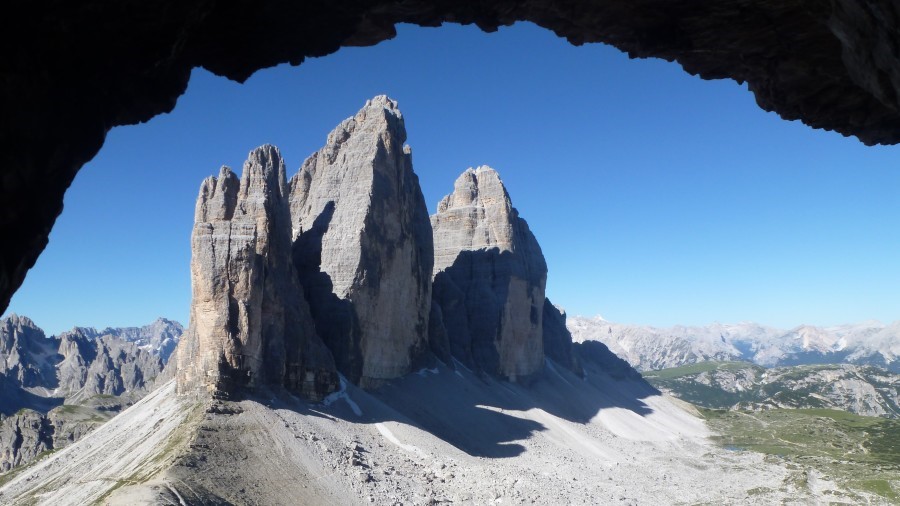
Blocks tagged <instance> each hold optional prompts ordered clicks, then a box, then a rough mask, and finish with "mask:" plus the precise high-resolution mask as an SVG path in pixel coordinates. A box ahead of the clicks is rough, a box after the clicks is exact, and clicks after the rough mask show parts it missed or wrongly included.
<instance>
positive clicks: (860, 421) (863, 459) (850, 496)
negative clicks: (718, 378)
mask: <svg viewBox="0 0 900 506" xmlns="http://www.w3.org/2000/svg"><path fill="white" fill-rule="evenodd" d="M701 412H702V413H703V415H704V416H705V417H706V419H707V421H708V423H709V425H710V428H711V429H712V430H713V431H715V432H716V433H717V434H719V435H718V436H716V437H715V439H716V440H717V441H718V442H719V443H721V444H722V445H724V446H725V447H726V448H731V449H734V450H735V451H756V452H761V453H764V454H766V455H769V456H771V458H777V459H783V460H785V461H787V463H788V464H789V467H791V468H792V469H796V470H798V471H801V472H800V473H798V476H801V478H799V479H800V480H803V479H806V480H808V481H809V483H806V485H807V486H810V487H819V488H824V489H825V490H826V492H825V493H826V494H827V495H831V496H833V497H834V498H835V500H836V501H848V502H850V503H852V504H863V503H867V502H869V499H872V498H871V497H867V496H868V495H869V494H874V495H875V496H877V497H878V498H880V500H881V501H883V502H884V503H886V504H900V421H898V420H891V419H885V418H878V417H864V416H857V415H854V414H851V413H847V412H845V411H838V410H828V409H773V410H767V411H753V412H751V411H724V410H710V409H702V410H701ZM812 469H815V470H816V471H812ZM820 473H821V474H820ZM804 476H805V478H803V477H804ZM877 500H878V499H876V501H877Z"/></svg>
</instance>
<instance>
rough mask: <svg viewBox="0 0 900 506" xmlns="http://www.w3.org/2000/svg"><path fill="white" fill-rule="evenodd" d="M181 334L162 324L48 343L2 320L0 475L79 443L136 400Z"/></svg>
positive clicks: (90, 331) (33, 330) (19, 321)
mask: <svg viewBox="0 0 900 506" xmlns="http://www.w3.org/2000/svg"><path fill="white" fill-rule="evenodd" d="M182 331H183V329H182V326H181V324H179V323H178V322H174V321H171V320H166V319H163V318H160V319H158V320H156V321H155V322H153V323H151V324H149V325H145V326H143V327H124V328H106V329H103V330H100V331H98V330H97V329H94V328H90V327H75V328H73V329H72V330H70V331H67V332H63V333H61V334H59V335H58V336H51V337H47V336H46V335H45V333H44V331H43V330H41V329H40V328H39V327H38V326H37V325H35V323H34V322H33V321H31V320H30V319H29V318H27V317H24V316H18V315H15V314H13V315H10V316H9V317H7V318H3V319H2V320H0V472H3V471H7V470H9V469H10V468H12V467H15V466H18V465H21V464H23V463H26V462H29V461H30V460H33V459H34V458H35V457H37V456H38V455H39V454H41V453H42V452H46V451H50V450H55V449H59V448H61V447H62V446H65V445H67V444H69V443H71V442H72V441H75V440H77V439H79V438H80V437H81V436H83V435H84V434H87V433H88V432H90V431H91V430H93V429H94V428H95V427H97V426H99V425H100V424H102V423H103V422H105V421H106V420H108V419H109V418H111V417H112V416H113V415H114V414H115V413H117V412H118V411H120V410H121V409H123V408H124V407H127V406H129V405H131V404H133V403H135V402H137V401H138V400H140V399H141V398H142V397H143V396H144V395H145V394H146V393H147V392H149V390H151V389H152V388H153V386H154V384H155V383H154V382H155V380H156V379H157V378H158V377H160V376H161V375H162V374H163V369H164V367H165V364H166V362H167V361H168V358H169V356H170V355H171V354H172V351H173V350H174V348H175V345H176V344H177V343H178V340H179V338H180V337H181V333H182Z"/></svg>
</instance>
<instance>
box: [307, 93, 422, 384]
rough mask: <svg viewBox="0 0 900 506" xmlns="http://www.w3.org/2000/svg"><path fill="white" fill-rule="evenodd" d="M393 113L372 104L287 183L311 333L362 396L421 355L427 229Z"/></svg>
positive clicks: (384, 100)
mask: <svg viewBox="0 0 900 506" xmlns="http://www.w3.org/2000/svg"><path fill="white" fill-rule="evenodd" d="M405 141H406V128H405V126H404V121H403V116H402V115H401V114H400V110H399V109H398V108H397V103H396V102H395V101H393V100H391V99H389V98H388V97H385V96H378V97H375V98H373V99H372V100H369V101H368V102H366V105H365V107H363V108H362V109H361V110H360V111H359V112H358V113H356V115H355V116H354V117H352V118H349V119H347V120H345V121H343V122H342V123H341V124H340V125H339V126H338V127H337V128H335V129H334V130H333V131H332V132H331V133H330V134H329V135H328V140H327V143H326V145H325V147H323V148H322V149H321V150H319V151H318V152H316V153H315V154H313V155H312V156H310V157H309V158H308V159H307V160H306V161H305V162H304V163H303V166H302V168H301V169H300V172H299V173H298V174H297V175H296V176H294V177H293V178H292V179H291V182H290V208H291V220H292V223H293V229H294V262H295V265H296V267H297V271H298V273H299V275H300V280H301V283H302V285H303V287H304V290H305V292H306V295H307V299H308V300H309V303H310V307H311V310H312V314H313V318H314V319H315V322H316V329H317V331H318V332H319V334H320V335H321V336H322V338H323V340H324V341H325V343H326V344H327V345H328V347H329V348H330V349H331V351H332V352H333V354H334V357H335V360H336V362H337V367H338V369H339V370H340V371H341V372H342V373H344V374H345V375H346V376H347V377H348V378H350V379H351V380H352V381H354V382H358V383H359V384H360V385H362V386H375V385H377V384H379V383H380V382H381V381H383V380H386V379H390V378H396V377H398V376H401V375H403V374H405V373H407V372H409V371H410V369H411V367H412V364H413V361H414V360H415V358H416V357H417V356H418V354H420V353H421V352H422V351H424V350H425V349H426V346H427V335H428V322H429V314H430V311H431V271H432V265H433V262H434V250H433V245H432V236H431V226H430V223H429V219H428V210H427V208H426V206H425V199H424V197H423V196H422V191H421V189H420V188H419V179H418V177H417V176H416V175H415V174H414V173H413V169H412V158H411V155H410V151H409V148H408V147H405V146H404V145H403V143H404V142H405Z"/></svg>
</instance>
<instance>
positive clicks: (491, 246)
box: [431, 167, 547, 380]
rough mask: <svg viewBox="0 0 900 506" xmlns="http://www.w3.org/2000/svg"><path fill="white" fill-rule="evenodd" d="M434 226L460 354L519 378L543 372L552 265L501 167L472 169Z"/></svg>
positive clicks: (444, 301) (445, 310)
mask: <svg viewBox="0 0 900 506" xmlns="http://www.w3.org/2000/svg"><path fill="white" fill-rule="evenodd" d="M431 225H432V227H433V229H434V257H435V262H434V301H435V303H437V304H438V305H439V306H440V309H441V311H442V315H443V320H444V325H445V327H446V331H447V335H448V336H449V338H450V348H451V351H452V353H453V355H454V356H455V357H456V358H457V359H459V360H461V361H462V362H463V363H464V364H466V365H467V366H469V367H474V368H477V369H479V370H482V371H485V372H487V373H489V374H496V375H499V376H501V377H506V378H509V379H512V380H516V379H520V378H524V377H528V376H530V375H533V374H535V373H537V372H538V371H539V370H540V369H541V367H542V366H543V363H544V349H543V337H542V320H543V312H544V287H545V284H546V280H547V264H546V263H545V262H544V256H543V254H542V253H541V248H540V246H539V245H538V243H537V240H536V239H535V238H534V235H533V234H532V233H531V231H530V230H529V229H528V224H527V223H525V220H523V219H521V218H520V217H519V213H518V211H516V209H515V208H513V207H512V204H511V202H510V199H509V195H508V194H507V192H506V188H505V187H504V186H503V183H502V182H501V181H500V176H499V175H498V174H497V172H496V171H494V170H493V169H491V168H490V167H479V168H478V169H468V170H466V171H465V172H464V173H463V174H462V175H461V176H460V177H459V178H458V179H457V180H456V183H455V184H454V190H453V193H451V194H450V195H447V196H446V197H444V199H443V200H441V202H440V204H438V209H437V214H435V215H434V216H432V217H431Z"/></svg>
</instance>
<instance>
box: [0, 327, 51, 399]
mask: <svg viewBox="0 0 900 506" xmlns="http://www.w3.org/2000/svg"><path fill="white" fill-rule="evenodd" d="M57 348H58V343H57V342H55V341H54V340H52V339H47V338H46V336H45V335H44V331H43V330H41V329H40V328H38V326H37V325H35V324H34V322H33V321H31V320H30V319H28V318H27V317H24V316H18V315H16V314H12V315H10V316H9V317H7V318H4V319H2V320H0V374H2V375H3V376H5V377H6V378H7V379H9V380H11V381H13V382H15V383H16V384H17V385H19V386H21V387H48V386H51V385H53V384H54V382H55V380H56V370H55V368H54V366H55V362H54V360H53V359H54V356H55V354H56V349H57Z"/></svg>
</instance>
